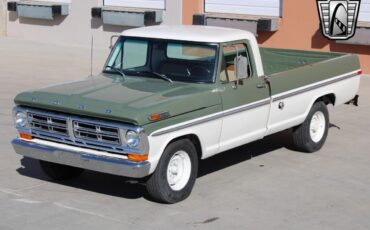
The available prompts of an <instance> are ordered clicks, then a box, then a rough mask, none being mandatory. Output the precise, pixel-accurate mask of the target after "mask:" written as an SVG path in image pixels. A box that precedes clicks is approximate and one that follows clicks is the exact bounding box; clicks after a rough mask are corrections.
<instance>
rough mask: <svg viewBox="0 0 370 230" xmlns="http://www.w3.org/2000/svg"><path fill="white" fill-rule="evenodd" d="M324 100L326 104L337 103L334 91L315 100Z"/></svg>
mask: <svg viewBox="0 0 370 230" xmlns="http://www.w3.org/2000/svg"><path fill="white" fill-rule="evenodd" d="M318 101H323V102H324V103H325V104H326V105H328V104H332V105H335V95H334V94H333V93H331V94H327V95H324V96H322V97H319V98H318V99H317V100H316V101H315V102H318Z"/></svg>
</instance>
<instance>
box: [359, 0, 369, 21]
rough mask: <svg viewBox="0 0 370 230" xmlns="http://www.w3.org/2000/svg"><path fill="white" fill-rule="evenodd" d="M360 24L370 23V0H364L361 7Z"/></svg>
mask: <svg viewBox="0 0 370 230" xmlns="http://www.w3.org/2000/svg"><path fill="white" fill-rule="evenodd" d="M358 21H360V22H370V0H362V1H361V7H360V15H359V16H358Z"/></svg>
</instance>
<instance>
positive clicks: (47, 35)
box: [0, 0, 182, 47]
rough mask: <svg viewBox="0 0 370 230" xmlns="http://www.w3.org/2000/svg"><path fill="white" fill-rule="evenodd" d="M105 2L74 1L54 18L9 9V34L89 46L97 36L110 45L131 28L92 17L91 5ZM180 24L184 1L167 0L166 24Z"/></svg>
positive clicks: (100, 42) (99, 42) (98, 40)
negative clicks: (21, 15) (66, 12)
mask: <svg viewBox="0 0 370 230" xmlns="http://www.w3.org/2000/svg"><path fill="white" fill-rule="evenodd" d="M0 1H2V0H0ZM54 2H55V1H54ZM102 5H103V0H89V1H84V0H71V3H70V12H69V15H68V16H65V17H58V18H56V19H55V20H53V21H48V20H39V19H28V18H19V17H18V15H17V13H16V12H8V28H7V31H8V36H9V37H17V38H23V39H28V40H37V41H46V42H58V43H68V44H75V45H80V46H81V45H82V46H90V44H91V42H90V41H91V37H92V36H94V41H95V43H94V44H95V46H97V47H108V46H109V44H110V37H111V36H112V35H115V34H119V33H121V32H122V31H123V30H125V29H128V27H122V26H111V25H103V23H102V19H100V18H92V17H91V8H92V7H98V6H102ZM181 23H182V0H167V4H166V10H165V12H164V21H163V24H181Z"/></svg>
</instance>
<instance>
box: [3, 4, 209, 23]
mask: <svg viewBox="0 0 370 230" xmlns="http://www.w3.org/2000/svg"><path fill="white" fill-rule="evenodd" d="M0 1H1V0H0ZM203 1H204V0H183V1H182V12H183V13H182V23H183V24H185V25H191V24H192V22H193V15H194V14H199V13H203Z"/></svg>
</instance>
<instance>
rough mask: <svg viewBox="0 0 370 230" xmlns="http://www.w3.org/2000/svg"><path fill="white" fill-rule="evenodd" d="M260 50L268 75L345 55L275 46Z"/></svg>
mask: <svg viewBox="0 0 370 230" xmlns="http://www.w3.org/2000/svg"><path fill="white" fill-rule="evenodd" d="M260 52H261V58H262V63H263V67H264V70H265V74H266V75H267V76H270V75H273V74H276V73H280V72H284V71H287V70H291V69H295V68H298V67H302V66H305V65H310V64H314V63H318V62H322V61H326V60H330V59H333V58H337V57H340V56H344V55H345V54H341V53H328V52H315V51H303V50H288V49H274V48H260Z"/></svg>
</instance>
